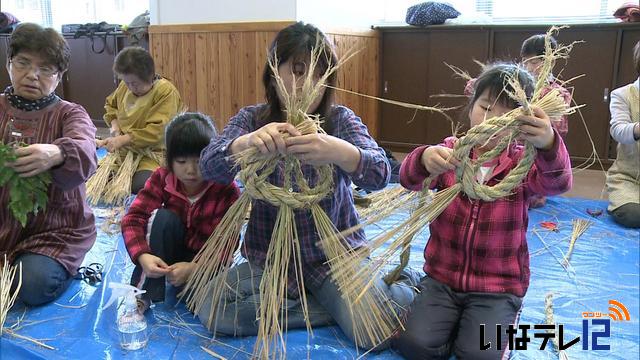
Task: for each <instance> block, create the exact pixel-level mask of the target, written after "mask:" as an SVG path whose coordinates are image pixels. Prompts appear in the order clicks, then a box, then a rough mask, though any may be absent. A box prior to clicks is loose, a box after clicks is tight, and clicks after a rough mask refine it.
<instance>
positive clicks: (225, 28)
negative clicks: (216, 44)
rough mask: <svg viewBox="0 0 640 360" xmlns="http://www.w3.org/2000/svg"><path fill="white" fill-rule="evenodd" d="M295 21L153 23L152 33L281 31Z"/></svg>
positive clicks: (150, 30)
mask: <svg viewBox="0 0 640 360" xmlns="http://www.w3.org/2000/svg"><path fill="white" fill-rule="evenodd" d="M293 23H294V21H257V22H256V21H253V22H229V23H210V24H176V25H151V26H149V33H151V34H176V33H200V32H206V33H212V32H246V31H280V30H282V29H283V28H284V27H287V26H289V25H291V24H293Z"/></svg>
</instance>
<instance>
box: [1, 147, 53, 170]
mask: <svg viewBox="0 0 640 360" xmlns="http://www.w3.org/2000/svg"><path fill="white" fill-rule="evenodd" d="M15 154H16V156H17V159H16V161H14V162H12V163H7V165H8V166H9V167H10V168H12V169H13V170H15V171H16V172H17V173H18V175H19V176H20V177H30V176H35V175H38V174H40V173H43V172H45V171H47V170H49V169H51V168H52V167H54V166H57V165H60V164H62V163H63V162H64V155H63V153H62V149H61V148H60V147H59V146H58V145H54V144H32V145H29V146H25V147H18V148H16V150H15Z"/></svg>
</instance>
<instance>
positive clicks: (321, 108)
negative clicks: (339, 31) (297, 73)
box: [258, 22, 338, 134]
mask: <svg viewBox="0 0 640 360" xmlns="http://www.w3.org/2000/svg"><path fill="white" fill-rule="evenodd" d="M317 37H319V38H320V46H321V47H322V54H321V55H320V59H319V61H318V67H317V69H318V70H319V71H320V73H321V74H322V73H324V72H325V71H326V70H327V68H328V67H329V65H336V64H337V63H338V57H337V56H336V53H335V51H334V49H333V46H332V45H331V43H330V42H329V39H328V38H327V37H326V36H325V35H324V33H322V31H320V30H319V29H318V28H316V27H315V26H313V25H311V24H305V23H303V22H297V23H295V24H292V25H289V26H287V27H286V28H284V29H282V30H281V31H280V32H279V33H278V34H277V35H276V38H275V39H274V40H273V43H271V48H270V49H269V54H268V59H271V60H274V57H276V56H277V58H278V63H279V64H283V63H285V62H287V61H289V60H291V61H296V60H301V61H304V60H305V59H306V58H308V57H309V56H310V55H311V51H312V50H313V49H314V48H315V46H316V38H317ZM336 83H337V74H336V73H335V72H334V73H333V74H331V76H329V78H328V79H327V82H326V84H327V85H330V86H336ZM262 84H263V85H264V89H265V94H266V100H267V105H266V106H265V108H264V111H263V112H262V113H261V114H260V116H259V120H258V125H259V126H263V125H266V124H267V123H270V122H272V121H282V120H283V112H282V104H281V103H280V99H279V98H278V92H277V89H276V88H277V86H276V84H275V82H274V81H273V71H271V68H270V67H269V60H267V63H266V65H265V67H264V72H263V75H262ZM334 101H335V94H334V90H333V89H331V88H325V92H324V96H323V97H322V101H321V102H320V104H319V105H318V109H317V110H316V111H315V113H316V114H318V115H320V117H321V118H322V119H323V121H324V122H323V123H322V128H323V129H324V130H325V131H326V132H327V133H329V134H331V132H332V124H331V119H330V115H331V110H332V108H333V105H334Z"/></svg>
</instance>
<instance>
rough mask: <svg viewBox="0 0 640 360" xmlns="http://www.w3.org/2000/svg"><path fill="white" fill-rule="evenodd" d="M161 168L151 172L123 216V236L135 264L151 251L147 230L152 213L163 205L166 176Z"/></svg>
mask: <svg viewBox="0 0 640 360" xmlns="http://www.w3.org/2000/svg"><path fill="white" fill-rule="evenodd" d="M161 169H162V168H160V169H158V170H156V171H154V172H153V174H151V177H150V178H149V180H148V181H147V183H146V184H145V186H144V188H143V189H142V190H140V192H138V195H137V196H136V199H135V200H134V201H133V204H131V207H130V208H129V211H128V212H127V214H126V215H125V216H124V217H123V218H122V225H121V228H122V237H123V238H124V244H125V246H126V247H127V252H128V253H129V256H130V257H131V261H133V263H134V264H135V263H137V261H138V257H139V256H140V255H142V254H144V253H150V252H151V248H150V247H149V244H148V243H147V239H146V232H147V224H148V222H149V218H150V217H151V213H152V212H153V210H155V209H159V208H160V207H162V191H163V188H164V176H163V175H162V170H161Z"/></svg>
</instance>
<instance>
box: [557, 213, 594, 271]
mask: <svg viewBox="0 0 640 360" xmlns="http://www.w3.org/2000/svg"><path fill="white" fill-rule="evenodd" d="M592 224H593V222H592V221H590V220H585V219H574V220H573V228H572V231H571V238H570V239H569V250H567V254H566V255H565V256H564V261H562V266H564V267H565V268H566V267H567V266H569V260H571V254H573V247H574V246H575V244H576V240H578V238H579V237H580V236H582V234H584V232H585V231H587V229H588V228H589V227H590V226H591V225H592Z"/></svg>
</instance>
